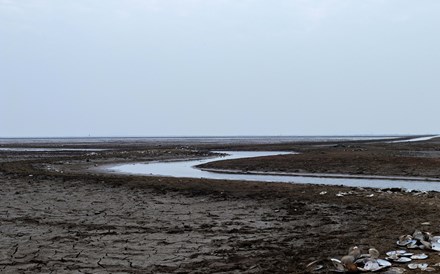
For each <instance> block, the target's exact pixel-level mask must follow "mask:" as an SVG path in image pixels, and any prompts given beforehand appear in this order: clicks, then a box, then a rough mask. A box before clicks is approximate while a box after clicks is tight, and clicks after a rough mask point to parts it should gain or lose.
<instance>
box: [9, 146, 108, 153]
mask: <svg viewBox="0 0 440 274" xmlns="http://www.w3.org/2000/svg"><path fill="white" fill-rule="evenodd" d="M103 150H105V149H99V148H34V147H1V148H0V151H17V152H46V151H48V152H49V151H103Z"/></svg>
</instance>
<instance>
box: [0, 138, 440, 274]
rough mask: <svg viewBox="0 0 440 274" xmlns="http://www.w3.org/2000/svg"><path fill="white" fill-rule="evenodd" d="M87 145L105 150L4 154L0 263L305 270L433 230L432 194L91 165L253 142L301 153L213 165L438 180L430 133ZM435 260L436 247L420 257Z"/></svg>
mask: <svg viewBox="0 0 440 274" xmlns="http://www.w3.org/2000/svg"><path fill="white" fill-rule="evenodd" d="M64 145H65V146H67V145H68V144H64ZM87 147H89V148H90V147H91V145H88V146H87ZM93 147H98V148H103V147H106V148H108V149H111V150H109V151H98V152H77V151H75V152H74V151H70V152H47V153H46V152H11V151H7V152H5V151H2V152H0V159H1V162H0V184H1V185H2V191H1V192H0V204H1V207H0V208H1V213H0V218H1V219H0V221H1V228H0V271H1V272H5V273H8V272H9V273H36V272H42V273H50V272H67V273H79V272H82V273H116V272H117V273H304V272H305V266H306V265H307V264H308V263H309V262H311V261H313V260H315V259H320V258H326V257H328V256H335V257H338V256H339V257H340V256H342V255H345V253H346V252H347V249H348V248H349V247H350V246H353V245H358V246H360V247H361V248H367V247H369V246H374V247H376V248H377V249H378V250H379V251H381V252H382V253H384V252H386V251H388V250H392V249H395V248H396V246H395V242H396V238H397V237H398V236H399V235H401V234H406V233H410V232H412V230H413V229H415V228H419V229H422V230H427V231H431V232H432V233H436V234H440V220H439V219H438V212H439V209H440V203H439V201H440V195H439V193H435V192H428V193H423V192H414V193H405V192H400V191H398V190H392V191H391V190H389V191H379V190H377V189H369V188H368V187H366V188H362V189H361V188H348V187H340V186H318V185H295V184H281V183H261V182H237V181H222V180H205V179H180V178H164V177H143V176H122V175H117V174H98V173H95V172H94V171H93V169H94V168H95V167H96V165H98V166H100V165H104V164H109V163H116V162H117V163H119V162H135V161H157V160H169V159H184V158H197V157H206V156H208V155H209V151H210V150H214V149H215V150H218V149H223V150H234V149H243V150H253V149H254V148H257V149H259V150H288V151H289V150H290V151H301V152H303V153H302V154H301V155H289V156H274V157H269V159H263V158H261V159H253V160H252V159H251V160H246V161H245V160H235V162H233V163H231V162H223V163H222V162H217V163H213V164H212V165H211V167H214V166H215V167H216V168H220V167H221V168H227V169H243V170H254V171H274V172H276V171H297V170H300V171H304V172H312V173H313V172H315V173H321V172H326V173H349V174H367V175H383V176H387V175H396V176H423V177H425V176H426V177H432V178H440V173H439V170H440V168H439V167H440V165H439V159H440V158H439V156H438V153H439V151H440V144H439V143H438V141H437V140H430V141H427V142H421V143H417V144H416V143H414V144H409V143H397V144H387V143H383V142H366V141H363V142H335V143H325V144H315V143H314V144H297V143H284V144H262V145H258V144H250V145H246V144H238V145H237V144H233V145H231V144H200V145H197V144H190V145H188V144H178V145H176V144H172V145H165V146H164V145H161V144H157V143H154V144H139V143H137V144H135V145H132V144H129V143H127V144H120V143H118V144H108V143H106V144H93ZM232 161H234V160H232ZM341 193H343V194H344V195H339V194H341ZM426 222H429V223H430V224H429V225H422V223H426ZM438 261H440V257H439V256H438V255H436V254H432V256H431V257H430V258H429V259H428V262H430V263H436V262H438ZM439 270H440V269H439ZM411 273H418V272H417V271H411Z"/></svg>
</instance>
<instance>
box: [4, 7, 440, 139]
mask: <svg viewBox="0 0 440 274" xmlns="http://www.w3.org/2000/svg"><path fill="white" fill-rule="evenodd" d="M439 14H440V1H438V0H420V1H415V0H412V1H406V0H277V1H269V0H63V1H60V0H20V1H18V0H0V137H11V136H16V137H26V136H27V137H29V136H36V137H37V136H88V135H89V134H90V135H91V136H170V135H174V136H181V135H346V134H408V133H411V134H423V133H440V122H439V118H440V33H439V27H440V16H439Z"/></svg>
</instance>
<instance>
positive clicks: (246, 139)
mask: <svg viewBox="0 0 440 274" xmlns="http://www.w3.org/2000/svg"><path fill="white" fill-rule="evenodd" d="M398 137H402V136H378V135H374V136H206V137H205V136H198V137H63V138H0V144H2V145H5V144H37V143H54V144H55V143H73V144H75V143H76V144H81V143H120V142H132V143H152V142H154V143H157V142H161V143H168V144H170V143H204V144H210V143H225V144H237V143H238V144H240V143H247V144H249V143H250V144H252V143H259V144H262V143H263V144H272V143H274V144H276V143H285V142H295V143H300V142H329V141H356V140H378V139H393V138H398Z"/></svg>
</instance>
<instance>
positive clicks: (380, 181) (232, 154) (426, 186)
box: [106, 151, 440, 191]
mask: <svg viewBox="0 0 440 274" xmlns="http://www.w3.org/2000/svg"><path fill="white" fill-rule="evenodd" d="M218 153H227V154H228V155H227V156H218V157H213V158H208V159H202V160H186V161H167V162H151V163H133V164H121V165H115V166H110V167H107V168H106V170H107V171H111V172H116V173H123V174H138V175H149V176H166V177H180V178H206V179H219V180H244V181H260V182H283V183H298V184H322V185H344V186H351V187H372V188H403V189H406V190H418V191H440V182H438V181H435V179H429V178H408V177H385V176H382V177H379V176H371V177H364V178H359V176H350V175H344V174H339V175H331V174H319V175H317V174H272V173H271V174H264V173H253V174H252V173H230V172H221V171H215V172H214V171H212V170H201V169H199V168H197V167H195V166H197V165H200V164H204V163H208V162H212V161H219V160H231V159H238V158H250V157H263V156H273V155H285V154H289V153H292V152H279V151H278V152H274V151H270V152H268V151H263V152H261V151H219V152H218Z"/></svg>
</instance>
